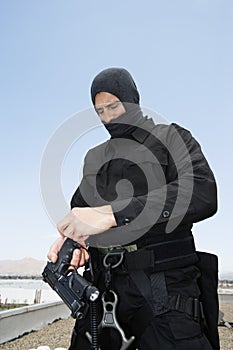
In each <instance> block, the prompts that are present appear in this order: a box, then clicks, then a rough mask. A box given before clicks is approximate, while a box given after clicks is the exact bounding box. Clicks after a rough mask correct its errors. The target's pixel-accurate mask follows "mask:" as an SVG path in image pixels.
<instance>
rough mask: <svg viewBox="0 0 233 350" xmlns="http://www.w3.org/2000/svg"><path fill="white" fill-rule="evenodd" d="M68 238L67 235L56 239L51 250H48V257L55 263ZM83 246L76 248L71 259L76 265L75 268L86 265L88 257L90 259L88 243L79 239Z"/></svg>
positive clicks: (73, 264) (72, 263)
mask: <svg viewBox="0 0 233 350" xmlns="http://www.w3.org/2000/svg"><path fill="white" fill-rule="evenodd" d="M65 240H66V237H59V238H57V239H56V241H55V242H54V243H53V244H52V245H51V247H50V250H49V252H48V259H49V260H51V261H52V262H53V263H55V262H56V261H57V258H58V253H59V251H60V249H61V247H62V245H63V243H64V241H65ZM78 243H80V244H81V245H82V246H83V248H81V249H75V250H74V252H73V257H72V259H71V262H70V264H71V265H72V266H74V267H75V268H78V267H81V266H84V265H85V264H86V263H87V261H88V259H89V254H88V252H87V251H86V249H84V248H86V244H85V242H84V241H81V240H79V242H78Z"/></svg>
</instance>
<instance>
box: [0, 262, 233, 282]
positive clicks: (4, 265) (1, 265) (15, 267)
mask: <svg viewBox="0 0 233 350" xmlns="http://www.w3.org/2000/svg"><path fill="white" fill-rule="evenodd" d="M45 265H46V261H44V260H37V259H34V258H30V257H26V258H23V259H20V260H0V276H1V275H19V276H30V275H41V272H42V271H43V269H44V267H45ZM219 278H220V280H224V279H228V280H233V271H229V272H221V273H220V274H219Z"/></svg>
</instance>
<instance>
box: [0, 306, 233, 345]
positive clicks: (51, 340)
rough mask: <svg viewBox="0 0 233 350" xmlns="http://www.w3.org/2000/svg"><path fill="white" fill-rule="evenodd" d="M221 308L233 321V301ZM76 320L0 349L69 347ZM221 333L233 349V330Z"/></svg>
mask: <svg viewBox="0 0 233 350" xmlns="http://www.w3.org/2000/svg"><path fill="white" fill-rule="evenodd" d="M220 309H221V310H222V311H223V312H224V319H225V320H226V321H229V322H232V321H233V303H231V304H227V303H224V304H222V305H220ZM74 322H75V320H74V319H73V318H68V319H67V320H59V321H56V322H54V323H52V324H51V325H48V326H47V327H44V328H43V329H41V330H39V331H36V332H32V333H30V334H27V335H24V336H22V337H21V338H18V339H16V340H13V341H11V342H8V343H5V344H2V345H0V349H2V350H3V349H4V350H8V349H13V350H30V349H37V348H38V347H39V346H42V345H47V346H48V347H49V348H50V350H55V349H56V348H66V349H68V346H69V342H70V338H71V333H72V328H73V325H74ZM219 335H220V342H221V350H233V331H232V330H230V329H228V328H227V327H222V326H221V327H219Z"/></svg>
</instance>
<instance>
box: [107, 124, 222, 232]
mask: <svg viewBox="0 0 233 350" xmlns="http://www.w3.org/2000/svg"><path fill="white" fill-rule="evenodd" d="M160 139H161V141H162V143H163V145H166V149H167V150H166V152H167V159H168V161H167V165H166V170H165V177H166V183H164V184H163V185H162V186H161V188H156V189H154V190H153V189H152V190H150V191H149V192H148V194H147V195H144V196H134V197H133V198H132V199H131V202H130V204H128V205H127V204H126V207H125V209H123V210H121V209H120V208H123V207H124V203H123V202H124V200H123V201H120V202H113V203H112V207H113V211H114V215H115V219H116V222H117V224H118V226H122V225H124V224H128V223H129V222H131V221H132V220H134V219H135V218H137V217H141V219H140V220H138V229H140V228H142V227H145V226H146V225H147V226H148V228H149V227H152V226H153V225H155V224H161V223H167V231H168V232H171V231H172V230H173V229H174V228H175V227H177V226H178V225H179V224H181V223H182V224H186V223H189V224H192V223H194V222H198V221H201V220H204V219H206V218H208V217H210V216H212V215H214V214H215V213H216V211H217V189H216V182H215V179H214V175H213V173H212V171H211V169H210V167H209V164H208V162H207V160H206V159H205V157H204V155H203V153H202V150H201V147H200V145H199V143H198V142H197V141H196V140H195V139H194V137H192V135H191V133H190V132H189V131H188V130H186V129H184V128H182V127H180V126H178V125H177V124H171V125H170V126H164V128H162V129H161V135H160ZM155 176H156V175H155ZM125 203H128V202H127V201H125Z"/></svg>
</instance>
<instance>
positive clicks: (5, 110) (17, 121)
mask: <svg viewBox="0 0 233 350" xmlns="http://www.w3.org/2000/svg"><path fill="white" fill-rule="evenodd" d="M232 14H233V3H232V2H231V1H230V0H229V1H227V0H221V1H220V0H192V1H187V0H165V1H156V0H145V1H143V2H135V1H132V0H125V1H122V2H120V1H118V2H115V3H110V2H109V1H105V0H103V1H98V2H95V1H94V0H93V1H90V0H88V1H85V2H84V1H73V0H69V1H66V2H65V1H61V0H56V1H55V0H50V1H45V0H41V1H31V0H27V1H26V0H21V1H18V0H9V1H1V2H0V51H1V54H0V115H1V131H2V132H1V138H0V140H1V141H0V142H1V185H0V186H1V202H0V212H1V248H0V259H7V258H9V259H15V258H23V257H24V256H33V257H35V258H40V259H45V258H46V254H47V250H48V247H49V246H50V244H51V243H52V242H53V240H54V238H55V236H56V228H55V227H54V226H53V224H52V223H51V222H50V220H49V218H48V216H47V214H46V212H45V210H44V206H43V203H42V200H41V194H40V181H39V177H40V166H41V159H42V156H43V152H44V149H45V147H46V144H47V143H48V141H49V139H50V138H51V135H52V134H53V133H54V131H55V130H56V129H57V128H58V126H59V125H61V124H62V123H63V122H64V121H65V120H66V119H67V118H68V117H70V116H71V115H73V114H75V113H77V112H79V111H82V110H85V109H87V108H90V107H91V101H90V95H89V88H90V84H91V81H92V78H93V77H94V76H95V75H96V74H97V73H98V72H99V71H100V70H102V69H103V68H106V67H111V66H120V67H125V68H126V69H128V70H129V71H130V72H131V73H132V75H133V76H134V78H135V81H136V83H137V85H138V88H139V90H140V94H141V104H142V106H145V107H148V108H150V109H152V110H154V111H157V112H158V113H161V114H162V115H163V116H164V117H165V118H166V119H167V120H168V121H170V122H176V123H178V124H180V125H182V126H184V127H186V128H187V129H189V130H191V131H192V133H193V135H194V136H195V138H196V139H197V140H198V141H199V142H200V143H201V145H202V148H203V151H204V153H205V155H206V157H207V159H208V161H209V163H210V165H211V167H212V169H213V171H214V173H215V176H216V179H217V182H218V191H219V211H218V214H217V215H215V216H214V217H213V218H211V219H208V220H206V221H204V222H201V223H199V224H197V225H195V227H194V235H195V237H196V245H197V248H198V249H199V250H206V251H210V252H213V253H217V254H218V255H219V259H220V272H222V271H232V270H233V263H232V233H233V230H232V223H231V218H232V196H233V191H232V176H233V171H232V170H233V169H232V168H233V167H232V161H231V159H232V150H233V140H232V139H233V138H232V135H231V134H232V126H233V125H232V123H233V122H232V120H233V118H232V116H233V115H232V114H233V108H232V107H233V99H232V96H233V65H232V62H233V36H232V33H233V18H232V17H233V15H232ZM105 137H106V134H105V133H104V131H102V132H98V133H97V132H96V133H94V134H92V136H91V140H89V139H88V137H87V138H86V139H85V140H84V141H81V140H80V142H81V144H80V145H79V146H78V147H73V148H72V152H71V153H70V154H69V155H68V156H67V158H66V161H65V162H64V169H63V177H62V183H63V187H64V192H65V195H66V197H67V201H68V200H69V198H70V196H71V194H72V192H73V191H74V189H75V186H76V185H77V178H78V173H79V171H80V163H81V159H82V157H83V156H84V153H85V149H86V148H88V147H90V146H91V145H92V144H93V142H94V141H95V140H94V139H95V138H96V141H98V142H99V141H101V139H102V138H103V139H104V138H105Z"/></svg>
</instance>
